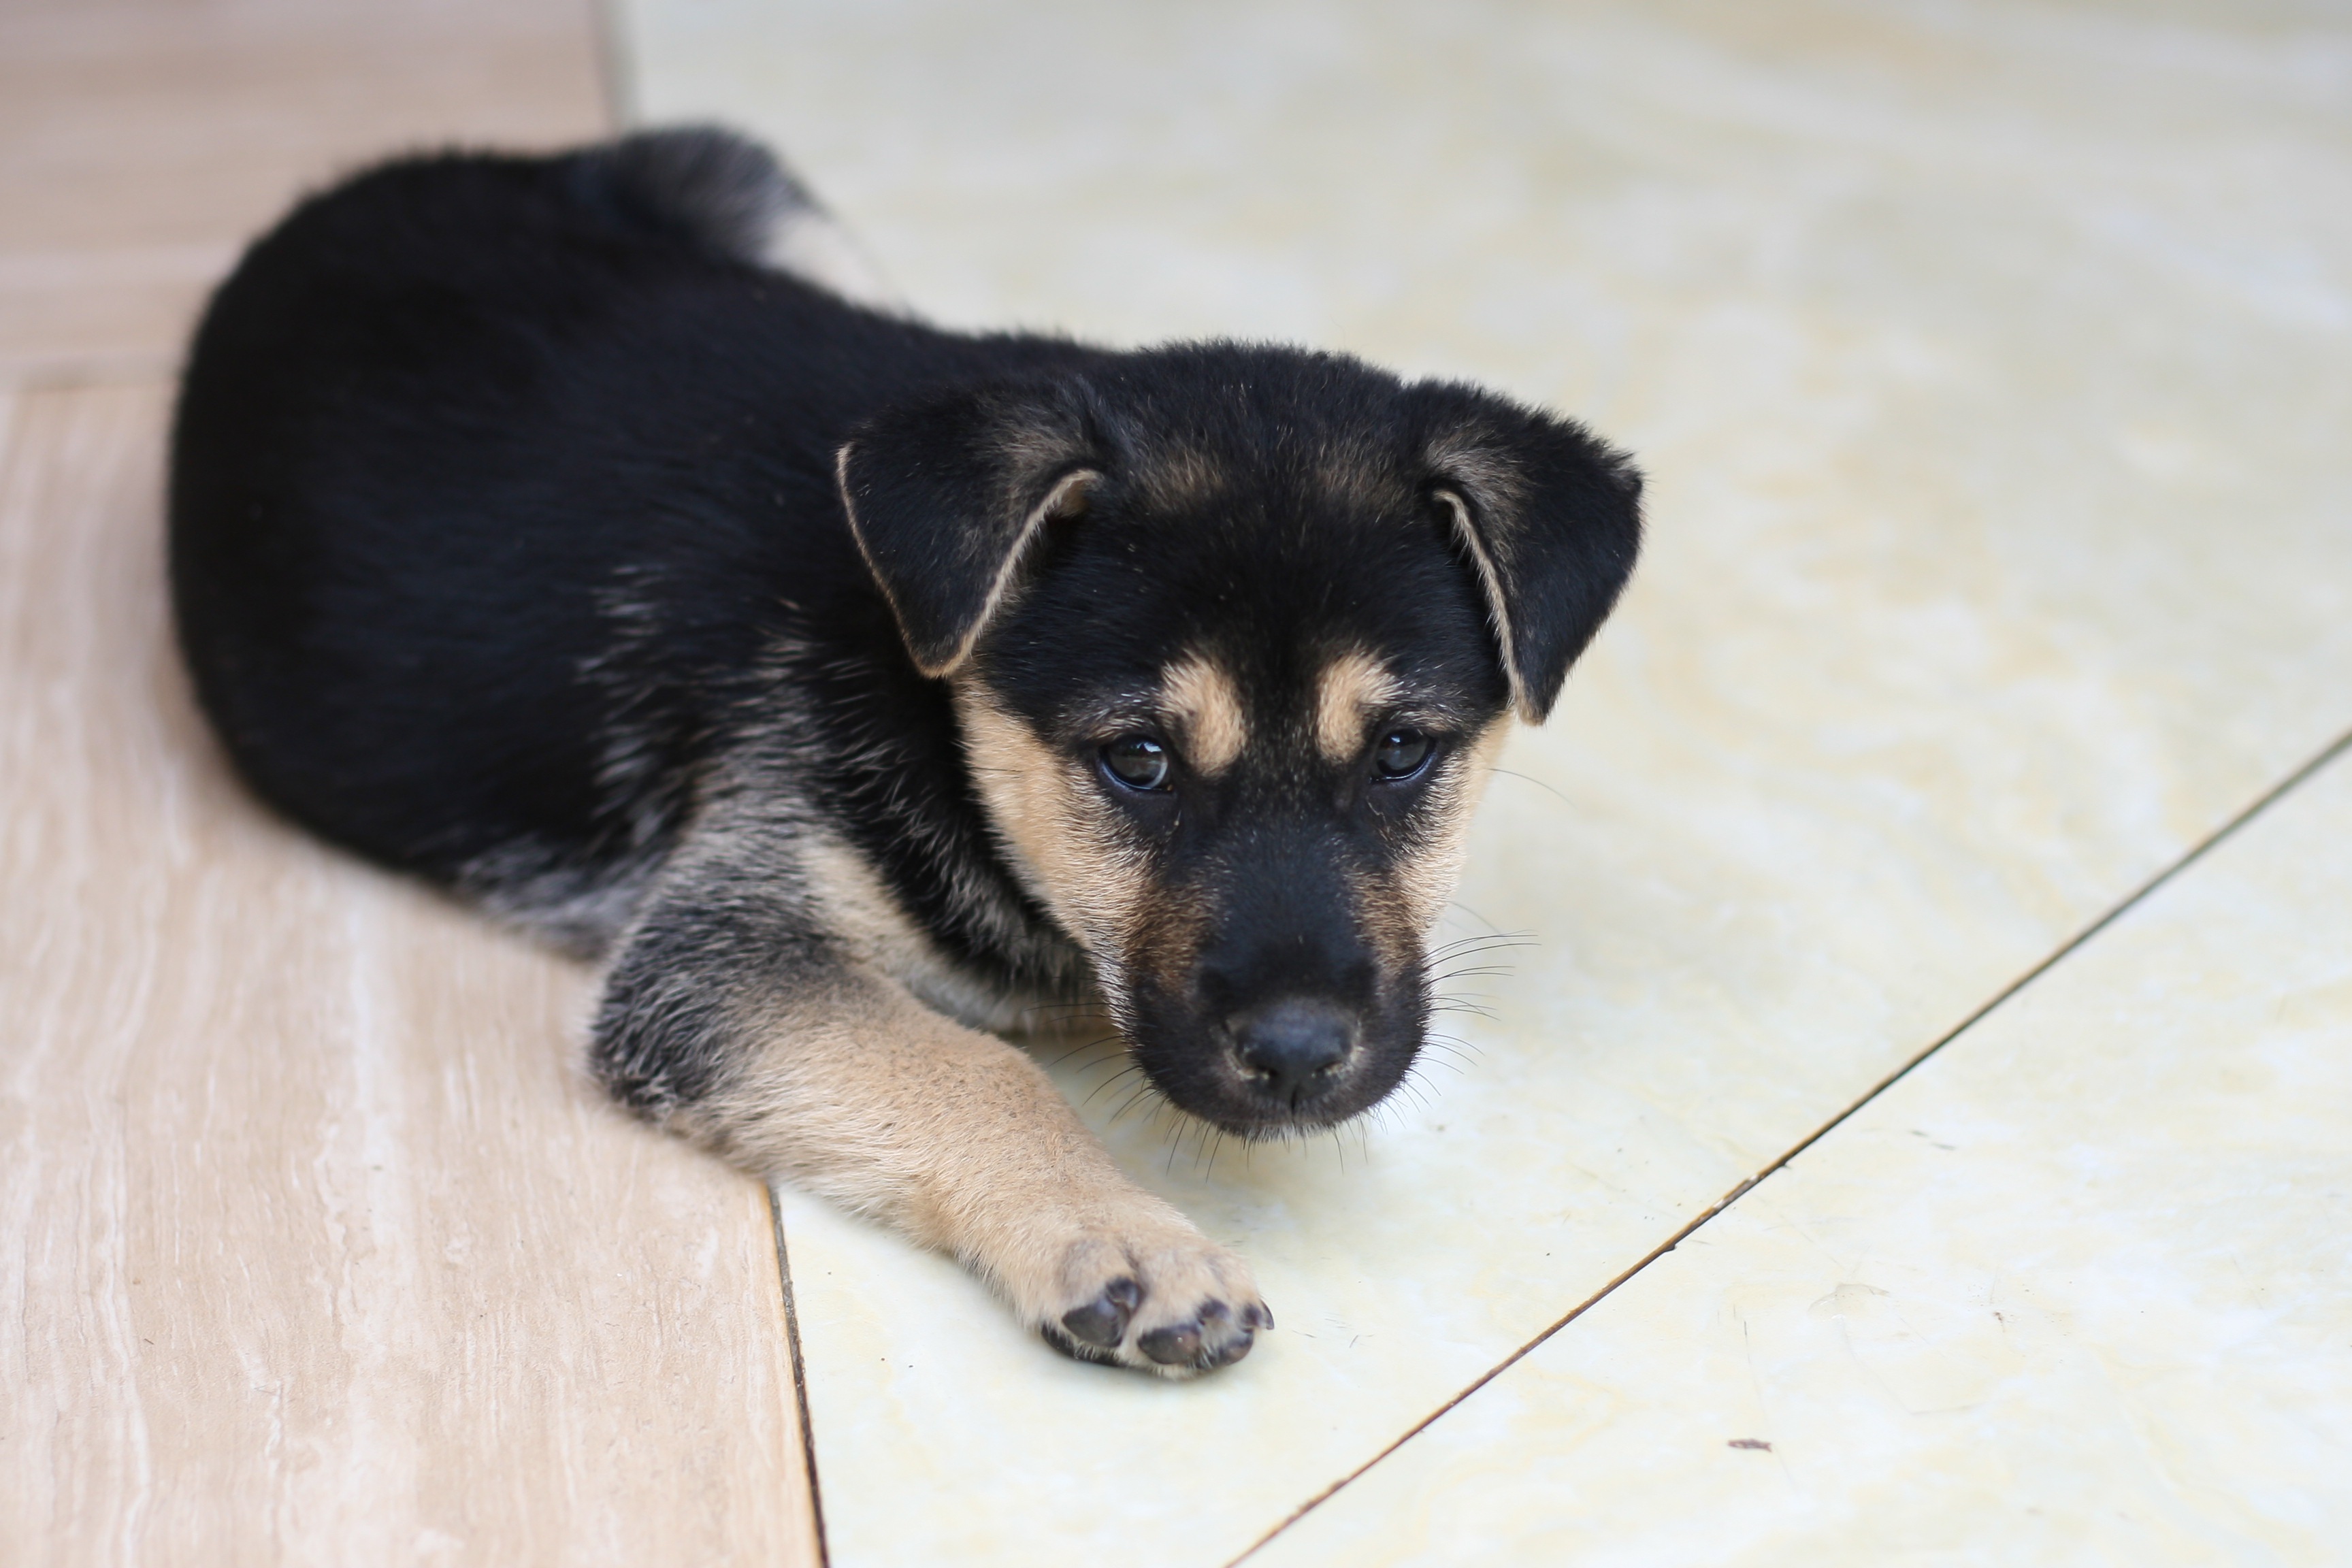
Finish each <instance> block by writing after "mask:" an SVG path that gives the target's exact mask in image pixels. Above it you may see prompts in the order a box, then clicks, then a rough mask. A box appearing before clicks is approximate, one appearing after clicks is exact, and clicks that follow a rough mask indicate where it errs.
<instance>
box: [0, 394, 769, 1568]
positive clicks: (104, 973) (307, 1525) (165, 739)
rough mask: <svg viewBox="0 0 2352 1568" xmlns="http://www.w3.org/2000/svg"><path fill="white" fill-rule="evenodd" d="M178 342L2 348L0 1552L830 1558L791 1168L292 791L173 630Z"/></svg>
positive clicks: (474, 1558) (547, 963) (613, 1559)
mask: <svg viewBox="0 0 2352 1568" xmlns="http://www.w3.org/2000/svg"><path fill="white" fill-rule="evenodd" d="M167 401H168V389H167V388H165V387H164V386H163V385H162V384H144V385H131V386H113V387H90V388H81V389H60V390H52V391H44V392H35V393H26V394H20V395H16V396H15V397H14V398H13V399H10V398H8V396H7V395H5V393H0V413H5V455H0V801H5V805H6V810H5V816H0V886H4V887H5V889H6V896H5V900H0V1248H5V1251H0V1390H5V1392H6V1398H5V1410H4V1411H0V1542H6V1546H5V1551H0V1557H5V1560H6V1561H8V1562H9V1563H15V1564H27V1565H29V1564H35V1563H59V1564H65V1563H276V1562H288V1563H377V1562H390V1561H395V1560H397V1561H429V1562H451V1563H559V1562H560V1563H627V1564H647V1563H721V1562H739V1561H742V1562H749V1561H759V1562H762V1563H795V1562H803V1563H805V1562H813V1561H814V1560H815V1547H814V1531H813V1528H812V1522H811V1514H810V1509H809V1506H808V1500H807V1495H806V1489H805V1486H804V1482H803V1468H802V1464H803V1460H802V1450H801V1445H800V1436H799V1433H798V1430H797V1427H796V1425H795V1420H794V1414H793V1386H792V1377H791V1367H790V1364H789V1353H788V1350H787V1345H786V1338H785V1332H784V1325H783V1321H782V1301H781V1296H780V1289H779V1284H778V1274H777V1268H776V1259H775V1256H774V1251H773V1245H772V1232H771V1226H770V1219H769V1213H768V1209H767V1206H766V1201H765V1196H764V1194H762V1193H761V1190H760V1189H759V1187H758V1186H756V1185H755V1184H752V1183H751V1182H748V1181H746V1180H744V1179H743V1178H741V1177H740V1176H737V1175H735V1174H733V1173H730V1172H729V1171H727V1170H725V1169H723V1168H721V1167H720V1166H719V1165H718V1164H717V1163H712V1162H710V1161H709V1160H707V1159H705V1158H703V1157H701V1156H699V1155H698V1154H696V1153H694V1152H691V1151H689V1150H688V1149H687V1148H685V1147H684V1146H682V1145H680V1144H677V1143H676V1142H671V1141H669V1140H667V1139H664V1138H662V1137H660V1136H658V1135H656V1134H654V1133H652V1132H650V1131H646V1130H645V1129H643V1128H640V1127H638V1126H636V1125H635V1124H633V1123H630V1122H628V1121H625V1120H624V1119H622V1118H621V1117H620V1116H619V1115H618V1114H617V1113H615V1112H613V1111H611V1110H608V1109H607V1108H606V1107H605V1106H604V1104H603V1103H602V1102H601V1101H600V1100H598V1098H597V1097H596V1095H595V1094H594V1093H593V1090H591V1089H589V1088H588V1087H586V1086H585V1085H584V1084H583V1082H582V1081H581V1080H580V1079H579V1078H578V1077H577V1075H576V1072H575V1070H574V1068H573V1067H572V1041H573V1039H574V1038H575V1037H576V1034H577V1024H578V1021H579V1018H580V1016H581V1014H582V1011H583V1007H584V1006H585V1005H586V1001H587V994H588V991H587V987H588V984H589V976H588V975H587V974H586V973H584V972H583V971H581V970H578V969H576V968H574V967H572V966H571V965H569V964H567V963H563V962H562V961H560V960H557V959H555V958H553V957H551V956H549V955H547V954H544V953H542V952H538V951H536V950H534V949H532V948H530V947H528V946H526V945H523V944H522V943H520V942H519V941H517V940H515V939H512V938H509V937H507V936H504V935H502V934H500V933H499V932H496V931H493V930H491V929H490V928H488V926H486V925H484V924H483V923H481V922H480V921H478V920H476V919H474V918H473V917H471V916H470V915H468V914H467V913H465V912H464V911H462V910H457V909H456V908H454V907H451V906H448V905H446V904H445V903H444V902H442V901H441V900H438V899H437V898H436V897H435V896H434V895H432V894H430V893H427V892H425V891H424V890H422V889H417V888H414V887H411V886H408V885H406V884H404V883H402V882H400V881H397V880H395V879H392V878H389V877H385V876H382V875H379V874H377V873H375V872H373V871H372V870H369V869H367V868H363V867H362V866H360V865H358V864H356V863H354V862H352V861H351V860H349V859H347V858H343V857H341V856H339V855H337V854H335V853H334V852H332V851H331V850H328V849H326V848H324V847H320V846H319V845H316V844H314V843H312V842H311V841H310V840H309V839H307V838H304V837H300V836H299V835H298V834H296V833H295V832H293V831H292V830H290V829H289V828H287V827H285V826H281V825H280V824H278V823H277V822H275V821H273V820H271V819H269V818H268V817H266V816H264V815H263V814H262V812H261V811H260V810H259V809H258V808H257V807H256V806H255V805H252V804H250V802H249V800H248V798H247V796H246V795H244V794H243V793H242V792H241V791H240V789H239V788H238V787H237V786H236V784H235V783H234V781H233V780H232V779H231V778H230V777H229V776H228V775H227V773H226V769H225V767H224V766H223V764H222V763H221V761H220V759H219V758H218V756H217V754H216V753H215V751H214V750H213V749H212V746H211V744H210V742H209V741H208V739H207V737H206V735H205V731H203V729H202V728H201V726H200V724H199V722H198V721H197V719H196V716H195V715H194V712H193V711H192V709H191V707H190V704H189V700H188V698H187V695H186V692H185V690H184V687H183V683H182V678H181V676H180V674H179V671H178V667H177V664H176V662H175V660H174V658H173V655H172V650H171V647H170V646H169V639H168V636H167V629H166V622H165V615H164V607H163V592H162V585H161V569H160V563H159V553H160V552H159V539H158V521H157V503H156V495H157V491H158V487H159V481H160V472H159V468H160V461H159V450H160V445H161V442H160V434H161V430H162V426H163V420H164V417H165V415H166V410H167Z"/></svg>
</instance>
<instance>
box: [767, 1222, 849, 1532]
mask: <svg viewBox="0 0 2352 1568" xmlns="http://www.w3.org/2000/svg"><path fill="white" fill-rule="evenodd" d="M761 1189H762V1190H763V1191H764V1192H765V1193H766V1194H768V1225H769V1227H770V1228H771V1229H772V1231H773V1233H774V1235H775V1238H776V1283H777V1284H778V1285H779V1286H781V1287H782V1289H783V1295H784V1343H785V1346H786V1347H787V1348H788V1349H789V1350H790V1352H792V1358H793V1404H794V1405H795V1406H796V1407H797V1408H798V1409H799V1411H800V1418H801V1468H802V1470H803V1474H804V1475H805V1476H806V1477H807V1479H808V1495H809V1521H810V1523H811V1525H812V1527H813V1528H814V1531H815V1534H816V1562H817V1568H833V1547H832V1544H831V1543H830V1542H827V1541H826V1539H825V1533H824V1493H823V1492H822V1491H820V1490H819V1489H817V1482H816V1427H815V1426H814V1425H813V1424H812V1423H811V1422H810V1420H809V1396H808V1363H806V1362H805V1361H804V1360H803V1357H802V1355H801V1314H800V1309H799V1308H798V1307H797V1306H795V1305H794V1304H793V1264H792V1258H791V1257H790V1255H789V1254H787V1253H786V1252H785V1251H784V1205H783V1204H782V1202H780V1201H779V1200H778V1199H777V1197H776V1189H775V1186H774V1184H772V1183H763V1184H761Z"/></svg>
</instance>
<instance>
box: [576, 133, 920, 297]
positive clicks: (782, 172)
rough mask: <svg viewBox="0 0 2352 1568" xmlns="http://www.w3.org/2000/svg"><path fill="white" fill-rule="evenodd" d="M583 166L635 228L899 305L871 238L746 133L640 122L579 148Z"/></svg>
mask: <svg viewBox="0 0 2352 1568" xmlns="http://www.w3.org/2000/svg"><path fill="white" fill-rule="evenodd" d="M575 167H576V168H577V171H578V176H579V178H580V179H581V181H582V182H583V187H584V190H583V194H584V195H590V196H591V197H592V199H594V200H596V202H597V205H600V206H603V207H604V208H605V209H606V210H607V211H609V212H613V213H614V215H615V216H619V217H620V218H622V219H623V220H624V221H625V222H626V223H627V224H628V225H629V226H631V227H634V228H637V229H640V230H651V231H653V232H655V233H657V234H659V235H661V236H663V237H665V238H668V239H671V240H674V241H676V242H677V243H678V244H681V245H686V246H689V247H692V248H694V249H697V250H700V251H703V252H706V253H708V254H709V255H712V256H716V257H720V258H725V259H728V260H730V261H742V262H748V263H750V264H751V265H752V266H755V267H771V268H777V269H779V270H782V271H785V272H790V273H792V274H793V275H794V276H795V277H798V278H800V279H802V280H803V281H804V282H808V283H813V284H814V285H816V286H817V287H818V288H820V289H827V290H829V291H830V292H832V293H835V294H837V295H839V296H841V297H842V298H843V299H845V300H851V301H853V302H855V303H857V304H861V305H868V306H872V307H875V308H877V309H882V310H897V309H899V308H900V307H899V304H898V296H897V293H896V292H895V291H894V290H893V289H891V288H890V286H889V284H888V283H887V281H886V280H885V279H884V278H883V277H882V273H881V269H880V268H877V266H875V264H874V261H873V259H872V258H870V257H869V256H867V255H866V249H865V247H863V246H861V245H859V244H858V243H857V242H856V240H855V239H853V238H851V237H850V236H849V234H848V232H847V231H846V230H845V229H844V228H843V227H842V226H840V224H838V223H836V222H835V221H834V217H833V215H832V214H831V213H828V212H826V211H825V210H824V207H823V206H821V205H818V203H817V200H816V198H815V197H814V196H813V195H810V194H809V190H808V187H807V186H806V185H803V184H801V182H800V181H799V180H798V179H796V178H794V177H793V174H792V172H791V171H790V170H788V169H786V168H785V167H784V166H783V165H782V163H779V162H777V160H776V156H775V154H774V153H771V152H769V151H768V150H767V149H766V148H765V147H762V146H761V145H760V144H759V143H758V142H753V141H751V139H750V138H748V137H744V136H739V135H737V134H736V133H735V132H731V131H725V130H721V129H719V127H717V126H713V125H688V126H678V127H676V128H673V129H670V130H666V131H641V132H637V133H636V134H635V135H634V136H624V137H622V138H621V139H620V140H619V141H617V142H609V143H607V144H605V145H604V146H602V147H597V148H593V149H591V150H590V151H588V152H585V153H581V154H579V159H578V163H577V164H576V165H575Z"/></svg>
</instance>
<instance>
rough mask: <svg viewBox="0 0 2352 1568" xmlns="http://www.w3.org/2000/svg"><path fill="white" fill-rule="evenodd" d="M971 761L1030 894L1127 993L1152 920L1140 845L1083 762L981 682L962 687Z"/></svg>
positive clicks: (961, 715) (960, 710)
mask: <svg viewBox="0 0 2352 1568" xmlns="http://www.w3.org/2000/svg"><path fill="white" fill-rule="evenodd" d="M955 699H956V714H957V717H958V719H959V720H960V721H961V723H962V727H963V742H964V755H965V761H966V765H967V766H969V767H970V768H971V776H972V780H973V782H974V783H975V784H978V785H979V786H980V793H981V800H982V804H983V805H986V807H987V808H988V816H989V821H990V824H991V826H992V827H993V828H994V830H995V833H996V836H997V839H998V842H999V843H1000V844H1001V845H1002V846H1003V849H1004V851H1005V855H1006V858H1008V859H1010V860H1011V861H1012V862H1013V868H1014V870H1015V871H1016V872H1018V873H1019V875H1020V877H1021V879H1022V881H1023V883H1024V885H1025V886H1026V887H1027V888H1028V889H1029V891H1030V893H1031V894H1032V895H1033V896H1034V897H1035V898H1036V899H1037V900H1039V901H1040V902H1042V903H1044V904H1045V907H1046V908H1047V909H1049V910H1052V911H1053V912H1054V918H1055V920H1056V921H1059V922H1060V923H1061V927H1062V929H1063V930H1064V931H1068V932H1069V933H1070V934H1071V935H1072V936H1073V937H1075V938H1076V939H1077V942H1078V944H1079V945H1080V946H1082V947H1084V948H1086V949H1087V952H1088V954H1089V955H1090V956H1091V957H1092V958H1093V959H1094V961H1095V964H1096V968H1097V973H1098V975H1099V976H1100V978H1101V981H1102V984H1103V987H1104V989H1105V990H1106V991H1107V992H1108V993H1109V994H1111V995H1112V997H1113V998H1114V999H1116V998H1117V996H1118V992H1119V987H1120V984H1121V981H1122V975H1121V973H1120V968H1119V963H1120V959H1119V955H1120V952H1121V951H1122V949H1123V947H1124V945H1125V942H1126V940H1127V938H1128V936H1129V933H1131V932H1132V931H1134V930H1135V929H1136V925H1137V922H1138V921H1140V920H1142V919H1143V918H1144V917H1145V913H1146V911H1145V910H1144V907H1143V905H1144V898H1143V895H1144V891H1145V888H1144V879H1143V877H1142V875H1141V868H1140V865H1139V854H1138V851H1137V849H1136V847H1135V846H1134V845H1133V843H1132V842H1131V841H1130V840H1129V837H1128V836H1127V832H1126V826H1125V824H1124V822H1123V821H1122V820H1121V819H1120V817H1119V816H1118V810H1117V808H1116V807H1114V806H1113V805H1111V804H1110V803H1109V802H1108V801H1107V800H1105V799H1104V798H1103V795H1102V792H1101V791H1100V790H1099V789H1098V788H1097V787H1096V785H1095V784H1094V782H1093V780H1092V778H1091V777H1090V776H1089V775H1088V773H1087V770H1086V768H1085V767H1084V765H1083V764H1081V763H1077V762H1076V761H1075V760H1073V759H1070V758H1066V757H1063V756H1061V755H1059V754H1057V753H1055V752H1053V751H1051V750H1049V749H1048V748H1047V747H1046V746H1045V743H1044V742H1041V741H1040V740H1038V739H1037V737H1036V736H1035V735H1034V733H1032V732H1031V731H1030V729H1029V727H1028V725H1026V724H1024V723H1023V722H1022V721H1020V720H1019V719H1016V718H1014V717H1013V715H1011V714H1009V713H1007V712H1005V711H1004V710H1003V709H1001V708H999V707H997V706H996V705H995V704H994V703H993V702H992V701H990V700H989V699H988V694H987V693H986V692H985V691H984V690H982V689H981V687H980V686H979V684H978V683H977V682H975V681H971V680H959V681H957V682H956V684H955Z"/></svg>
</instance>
